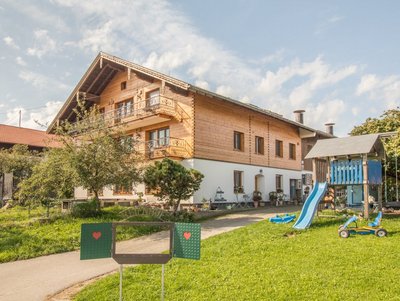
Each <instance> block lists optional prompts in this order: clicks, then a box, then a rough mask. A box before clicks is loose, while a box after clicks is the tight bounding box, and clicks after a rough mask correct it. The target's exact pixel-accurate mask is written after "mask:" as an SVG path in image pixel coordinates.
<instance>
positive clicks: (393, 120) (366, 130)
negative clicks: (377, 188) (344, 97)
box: [350, 108, 400, 199]
mask: <svg viewBox="0 0 400 301" xmlns="http://www.w3.org/2000/svg"><path fill="white" fill-rule="evenodd" d="M387 132H393V133H394V134H393V135H390V136H388V137H386V138H383V144H384V145H385V150H386V155H387V158H386V162H385V167H386V170H387V174H388V175H389V178H388V179H387V183H386V184H387V186H388V188H389V189H388V193H389V194H390V195H389V198H388V199H393V198H394V197H393V195H394V194H395V193H394V190H395V187H394V182H395V181H394V180H393V178H394V179H395V178H396V177H397V178H399V176H400V164H399V159H400V108H397V109H392V110H387V111H385V112H384V113H383V114H382V115H381V116H380V117H379V118H368V119H367V120H365V122H364V123H362V124H361V125H359V126H355V127H354V128H353V130H352V131H351V133H350V134H351V135H353V136H356V135H365V134H373V133H387ZM396 160H397V164H398V169H397V174H396V168H395V166H396ZM390 177H392V178H390Z"/></svg>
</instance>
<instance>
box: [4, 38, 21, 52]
mask: <svg viewBox="0 0 400 301" xmlns="http://www.w3.org/2000/svg"><path fill="white" fill-rule="evenodd" d="M3 41H4V43H5V44H6V45H7V46H9V47H11V48H14V49H16V50H18V49H19V46H18V45H17V44H16V43H15V41H14V39H13V38H12V37H10V36H7V37H4V38H3Z"/></svg>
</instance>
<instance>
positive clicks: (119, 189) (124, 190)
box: [113, 184, 132, 194]
mask: <svg viewBox="0 0 400 301" xmlns="http://www.w3.org/2000/svg"><path fill="white" fill-rule="evenodd" d="M113 194H132V184H130V185H120V184H118V185H115V187H114V191H113Z"/></svg>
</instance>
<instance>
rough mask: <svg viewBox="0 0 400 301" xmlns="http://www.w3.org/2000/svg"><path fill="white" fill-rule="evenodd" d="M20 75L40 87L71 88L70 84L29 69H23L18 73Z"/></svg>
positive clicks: (27, 81) (29, 82) (34, 85)
mask: <svg viewBox="0 0 400 301" xmlns="http://www.w3.org/2000/svg"><path fill="white" fill-rule="evenodd" d="M18 77H19V78H20V79H22V80H24V81H25V82H26V83H28V84H31V85H32V86H33V87H35V88H38V89H49V90H51V89H62V90H68V89H70V87H69V86H68V85H66V84H64V83H62V82H60V81H58V80H56V79H54V78H51V77H48V76H45V75H43V74H40V73H37V72H33V71H29V70H22V71H21V72H19V73H18Z"/></svg>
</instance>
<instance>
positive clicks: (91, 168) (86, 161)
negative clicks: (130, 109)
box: [56, 101, 140, 209]
mask: <svg viewBox="0 0 400 301" xmlns="http://www.w3.org/2000/svg"><path fill="white" fill-rule="evenodd" d="M75 113H76V115H77V121H76V122H74V123H71V122H69V121H65V122H63V123H62V124H61V125H60V126H58V127H57V129H56V134H58V136H59V139H60V142H61V144H62V146H63V148H64V149H65V154H66V157H67V161H68V162H69V164H70V166H71V168H72V169H73V170H74V173H75V174H76V183H77V185H78V186H82V187H83V188H85V189H89V190H90V191H92V192H93V193H94V200H95V201H96V202H97V204H98V209H100V205H99V192H100V191H101V190H102V189H103V187H105V186H109V185H123V186H131V187H132V184H133V183H135V182H137V181H138V180H139V179H140V170H139V169H138V167H137V166H138V162H139V157H138V156H137V154H136V151H135V147H134V146H135V145H134V141H133V139H132V137H131V136H127V135H125V134H124V133H123V127H122V126H113V125H112V124H110V123H109V121H108V120H106V119H104V118H103V116H102V115H101V114H99V112H98V110H97V108H96V107H92V108H90V109H89V110H87V109H86V108H85V104H84V102H81V101H79V102H78V106H77V109H76V110H75Z"/></svg>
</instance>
